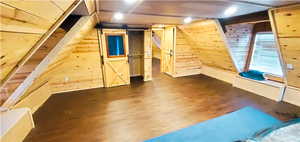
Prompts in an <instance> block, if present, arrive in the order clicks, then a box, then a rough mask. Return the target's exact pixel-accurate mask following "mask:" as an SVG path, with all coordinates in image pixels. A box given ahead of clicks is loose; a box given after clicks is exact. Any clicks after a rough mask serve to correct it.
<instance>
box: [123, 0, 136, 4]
mask: <svg viewBox="0 0 300 142" xmlns="http://www.w3.org/2000/svg"><path fill="white" fill-rule="evenodd" d="M124 1H125V2H126V3H128V4H132V3H134V2H136V1H138V0H124Z"/></svg>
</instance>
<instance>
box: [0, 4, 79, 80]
mask: <svg viewBox="0 0 300 142" xmlns="http://www.w3.org/2000/svg"><path fill="white" fill-rule="evenodd" d="M74 1H75V0H64V1H62V0H51V1H50V0H49V1H24V0H4V1H1V2H0V9H1V13H0V19H1V20H0V34H1V40H0V44H1V49H0V50H1V52H0V57H1V58H0V67H1V74H0V80H1V82H2V80H3V79H4V78H5V77H6V76H7V75H8V74H9V72H11V71H12V70H13V68H15V67H17V66H18V62H19V61H20V60H22V58H23V57H24V56H25V55H26V53H27V52H29V51H30V50H31V48H32V47H33V46H34V45H35V44H36V43H37V42H38V41H39V40H40V39H41V38H42V36H43V35H44V34H45V33H46V32H47V31H48V30H49V29H50V28H51V26H52V25H53V24H54V23H55V22H56V21H57V20H58V19H59V18H60V17H61V16H62V15H63V14H64V12H65V11H66V10H67V9H68V8H69V7H70V6H71V5H72V4H73V3H74Z"/></svg>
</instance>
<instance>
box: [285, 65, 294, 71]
mask: <svg viewBox="0 0 300 142" xmlns="http://www.w3.org/2000/svg"><path fill="white" fill-rule="evenodd" d="M286 68H287V69H288V70H293V69H294V67H293V64H286Z"/></svg>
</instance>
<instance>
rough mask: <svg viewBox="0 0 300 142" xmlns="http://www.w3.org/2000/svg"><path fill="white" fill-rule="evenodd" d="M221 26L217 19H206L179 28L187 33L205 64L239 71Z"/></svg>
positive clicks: (191, 43)
mask: <svg viewBox="0 0 300 142" xmlns="http://www.w3.org/2000/svg"><path fill="white" fill-rule="evenodd" d="M219 26H220V25H219V24H218V23H217V21H215V20H204V21H199V22H195V23H192V24H187V25H182V26H178V28H179V29H180V30H181V31H182V32H183V33H184V34H185V35H186V36H185V37H186V39H187V40H188V41H189V43H190V45H191V46H192V48H193V49H194V50H195V54H196V55H197V57H198V58H199V59H200V61H201V62H202V63H203V64H205V65H208V66H211V67H216V68H220V69H223V70H228V71H232V72H237V70H236V68H235V65H234V62H233V61H232V58H231V56H230V53H229V50H228V48H227V45H226V43H225V39H224V33H223V31H221V28H220V27H219Z"/></svg>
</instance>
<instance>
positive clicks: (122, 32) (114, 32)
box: [100, 29, 130, 87]
mask: <svg viewBox="0 0 300 142" xmlns="http://www.w3.org/2000/svg"><path fill="white" fill-rule="evenodd" d="M108 35H122V37H123V44H124V55H122V56H110V55H109V48H108V41H107V36H108ZM104 40H105V41H104ZM100 44H101V45H100V46H101V52H102V54H101V60H102V70H103V82H104V87H115V86H121V85H128V84H130V74H129V63H128V49H129V46H128V35H127V32H126V30H125V29H101V34H100ZM118 59H119V60H120V61H121V60H126V63H127V68H128V71H127V72H128V78H126V79H125V80H124V79H121V80H123V82H124V83H123V84H120V85H112V84H109V82H108V78H107V73H108V69H107V68H108V67H107V65H106V62H109V61H117V60H118ZM111 68H112V70H113V71H114V72H115V73H116V72H117V71H116V70H114V69H113V67H112V66H111ZM116 74H117V75H118V76H120V74H118V73H116Z"/></svg>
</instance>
